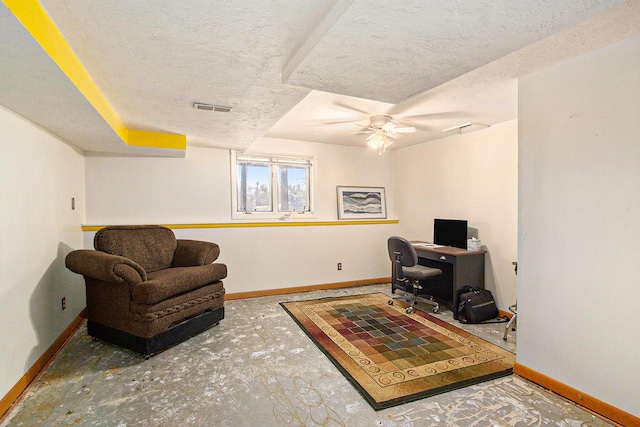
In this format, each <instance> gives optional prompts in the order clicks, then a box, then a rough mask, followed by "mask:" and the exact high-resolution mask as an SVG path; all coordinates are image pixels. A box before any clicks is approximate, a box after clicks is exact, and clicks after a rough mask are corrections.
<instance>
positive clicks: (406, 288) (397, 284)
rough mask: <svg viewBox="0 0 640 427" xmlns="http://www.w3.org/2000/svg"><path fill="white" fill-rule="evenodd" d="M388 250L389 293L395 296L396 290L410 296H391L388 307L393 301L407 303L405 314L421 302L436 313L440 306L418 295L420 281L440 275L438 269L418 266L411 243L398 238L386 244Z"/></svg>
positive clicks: (425, 296) (428, 297)
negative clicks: (390, 266) (389, 270)
mask: <svg viewBox="0 0 640 427" xmlns="http://www.w3.org/2000/svg"><path fill="white" fill-rule="evenodd" d="M387 247H388V249H389V258H390V259H391V262H392V268H391V293H392V294H395V293H396V290H401V291H403V292H409V293H411V295H406V296H392V297H391V299H390V300H389V305H393V302H394V300H402V301H406V302H408V303H409V307H407V310H406V312H407V314H411V313H413V308H414V306H415V305H416V304H418V303H420V302H422V303H425V304H429V305H431V306H433V312H434V313H437V312H438V310H439V309H440V305H439V304H438V303H437V302H435V301H434V300H433V297H432V296H428V295H419V291H420V289H422V286H420V281H421V280H428V279H430V278H433V277H436V276H439V275H441V274H442V270H440V269H438V268H431V267H426V266H424V265H419V264H418V255H417V253H416V251H415V249H414V248H413V246H411V243H410V242H409V241H408V240H406V239H404V238H402V237H398V236H392V237H390V238H389V240H388V242H387Z"/></svg>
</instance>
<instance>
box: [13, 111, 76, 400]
mask: <svg viewBox="0 0 640 427" xmlns="http://www.w3.org/2000/svg"><path fill="white" fill-rule="evenodd" d="M0 135H1V136H0V183H1V185H0V236H2V238H0V301H2V309H1V310H0V325H2V327H0V343H2V350H1V351H0V397H3V396H5V395H6V394H7V392H8V391H9V390H10V389H11V388H12V387H13V386H14V385H15V384H16V383H17V382H18V380H19V379H20V378H21V377H22V376H23V375H24V374H25V373H26V371H27V370H28V369H29V368H30V367H31V366H32V365H33V364H34V363H35V362H36V361H37V360H38V358H39V357H40V356H41V355H42V354H43V352H44V351H45V350H46V349H47V348H48V347H49V346H50V345H51V344H52V343H53V342H54V341H55V339H56V338H58V336H59V335H60V334H61V333H62V331H63V330H64V329H65V328H66V327H67V326H68V325H69V324H70V323H71V322H72V321H73V319H74V318H75V317H76V316H77V315H78V314H79V313H80V311H81V310H82V309H83V308H84V306H85V298H84V282H83V281H82V280H81V278H80V277H77V275H75V274H73V273H71V272H70V271H68V270H67V269H66V268H65V267H64V257H65V256H66V254H67V253H68V252H69V251H70V250H71V248H74V247H78V246H80V245H81V244H82V232H81V229H80V223H82V221H83V212H84V159H83V157H82V155H81V154H78V153H77V152H76V151H74V150H73V149H72V148H70V147H69V146H67V145H65V144H64V143H62V142H60V141H59V140H58V139H56V138H54V137H52V136H51V135H49V134H47V133H45V132H43V131H42V130H41V129H39V128H37V127H36V126H34V125H33V124H31V123H29V122H27V121H26V120H24V119H22V118H21V117H19V116H17V115H15V114H13V113H11V112H9V111H7V110H5V109H3V108H2V107H0ZM72 197H75V198H76V210H73V211H72V210H71V198H72ZM62 297H66V301H67V308H66V310H64V311H62V308H61V299H62Z"/></svg>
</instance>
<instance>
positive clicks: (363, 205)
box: [337, 185, 387, 220]
mask: <svg viewBox="0 0 640 427" xmlns="http://www.w3.org/2000/svg"><path fill="white" fill-rule="evenodd" d="M337 193H338V194H337V195H338V219H349V220H353V219H386V218H387V201H386V196H385V191H384V187H357V186H351V187H347V186H340V185H339V186H337Z"/></svg>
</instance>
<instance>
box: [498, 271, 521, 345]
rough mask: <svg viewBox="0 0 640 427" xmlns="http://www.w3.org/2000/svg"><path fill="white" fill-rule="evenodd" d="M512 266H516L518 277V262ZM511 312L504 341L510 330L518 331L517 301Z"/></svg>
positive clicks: (511, 307)
mask: <svg viewBox="0 0 640 427" xmlns="http://www.w3.org/2000/svg"><path fill="white" fill-rule="evenodd" d="M511 264H513V265H514V271H515V273H516V276H517V275H518V261H514V262H512V263H511ZM509 311H510V312H512V313H513V316H511V319H509V322H508V323H507V324H506V326H505V327H504V336H503V337H502V339H503V340H505V341H506V340H507V335H508V334H509V328H511V330H512V331H515V330H516V322H517V321H516V317H518V301H516V303H515V304H514V305H510V306H509Z"/></svg>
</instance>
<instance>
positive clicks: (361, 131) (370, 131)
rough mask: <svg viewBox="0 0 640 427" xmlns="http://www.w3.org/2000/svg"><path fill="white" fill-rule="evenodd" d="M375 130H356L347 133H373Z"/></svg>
mask: <svg viewBox="0 0 640 427" xmlns="http://www.w3.org/2000/svg"><path fill="white" fill-rule="evenodd" d="M374 132H375V131H374V130H372V129H370V130H360V131H358V132H349V135H358V134H361V133H374Z"/></svg>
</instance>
